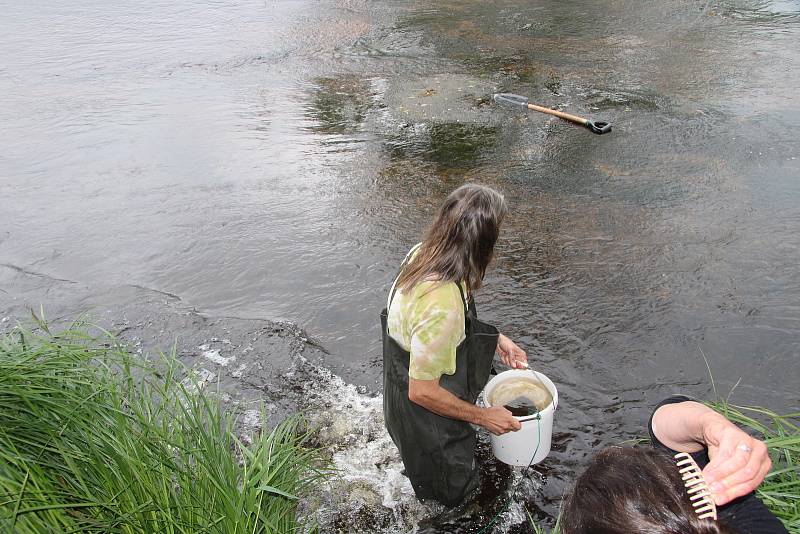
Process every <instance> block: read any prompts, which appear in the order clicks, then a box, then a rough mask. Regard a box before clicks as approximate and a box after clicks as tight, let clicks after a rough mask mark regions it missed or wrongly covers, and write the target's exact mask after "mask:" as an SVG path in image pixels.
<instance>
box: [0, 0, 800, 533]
mask: <svg viewBox="0 0 800 534" xmlns="http://www.w3.org/2000/svg"><path fill="white" fill-rule="evenodd" d="M2 12H3V20H2V23H0V24H1V25H2V29H3V31H2V32H0V58H2V59H0V93H1V94H2V95H3V100H2V104H1V105H0V146H1V147H2V150H0V264H2V266H0V299H2V300H0V304H2V307H0V318H2V319H5V320H6V323H7V324H10V322H13V321H9V320H8V318H16V317H17V316H22V315H23V310H24V308H25V306H27V305H38V304H39V303H43V304H44V305H45V306H50V307H51V309H52V308H53V307H55V308H57V311H58V313H61V314H63V315H67V316H68V315H69V314H74V313H77V312H79V311H83V310H86V309H87V308H95V307H102V306H104V305H105V304H106V303H107V302H111V301H114V302H117V301H119V302H122V301H125V302H129V301H127V300H125V298H127V297H125V298H122V296H121V295H123V294H124V295H127V293H125V292H127V291H130V290H131V288H140V289H142V291H146V290H158V291H161V292H163V293H158V294H159V295H167V296H166V297H165V298H166V299H167V300H169V301H170V302H179V303H180V305H181V306H183V307H184V309H191V308H196V309H197V310H200V311H202V312H203V313H204V314H206V315H207V316H211V317H220V318H222V317H240V318H254V319H258V318H264V319H286V320H289V321H292V322H294V323H297V324H299V325H300V326H302V327H303V328H305V329H306V331H307V332H308V333H309V334H310V335H311V336H312V337H313V338H314V339H315V340H316V341H317V342H318V343H319V344H320V345H321V346H323V347H325V349H327V351H328V352H329V354H328V355H326V357H325V365H326V366H327V367H328V368H330V369H334V370H335V371H336V372H337V373H338V374H339V375H341V376H342V377H343V379H344V380H345V382H349V383H353V384H358V385H361V386H367V387H368V388H369V389H370V390H371V391H373V392H378V390H379V385H378V378H379V375H380V354H379V350H380V348H379V337H380V336H379V327H378V321H377V314H378V312H379V310H380V308H381V306H382V304H383V302H384V299H385V294H386V291H387V288H388V286H389V284H390V282H391V278H392V276H393V274H394V272H395V269H396V267H397V264H398V262H399V260H400V259H401V258H402V256H403V255H404V253H405V251H406V250H407V249H408V248H409V247H410V246H411V245H412V244H414V243H415V242H416V240H417V239H418V236H419V235H420V233H421V231H422V230H423V228H424V225H425V224H426V222H427V221H428V219H429V217H430V215H431V213H432V211H433V210H434V209H435V207H436V206H437V205H438V204H439V203H440V201H441V200H442V198H443V197H444V196H445V195H446V194H447V193H448V192H449V191H451V190H452V189H453V188H455V187H456V186H457V185H459V184H461V183H463V182H464V181H465V180H480V181H482V182H485V183H488V184H491V185H494V186H497V187H498V188H500V189H502V190H503V191H504V192H505V193H506V194H507V196H508V198H509V200H510V202H511V205H512V208H513V213H512V216H511V217H510V218H509V220H508V223H507V224H506V225H505V228H504V230H503V236H502V238H501V241H500V243H499V250H498V254H497V256H498V257H497V262H496V265H495V267H494V270H493V271H492V273H491V274H490V276H489V279H488V280H487V283H486V286H485V289H484V290H483V292H482V294H481V295H479V297H478V305H479V310H480V311H481V313H482V316H483V317H485V318H487V319H488V320H490V321H492V322H495V323H496V324H498V326H499V327H500V328H501V330H502V331H503V332H505V333H507V334H508V335H510V336H511V337H512V338H514V339H515V340H517V341H518V342H519V343H520V344H521V345H522V346H523V347H524V348H525V349H526V350H527V351H528V354H529V355H530V359H531V364H532V367H533V368H535V369H538V370H540V371H542V372H544V373H545V374H547V375H548V376H549V377H551V378H552V379H553V380H554V381H555V382H556V383H557V384H558V387H559V393H560V397H561V405H560V407H559V410H558V413H557V415H556V423H555V435H554V444H553V453H552V455H551V457H550V459H548V461H546V462H545V463H543V464H542V465H541V466H539V467H537V471H536V473H535V474H534V475H527V476H522V475H520V473H517V472H511V471H510V470H508V469H506V468H504V467H503V466H501V465H497V464H496V463H494V462H491V461H487V464H486V466H485V467H484V473H485V475H486V476H485V477H484V478H485V483H486V484H487V485H488V486H491V487H489V488H488V489H487V490H486V492H484V497H482V498H484V500H485V502H482V504H480V506H477V508H475V509H471V510H470V509H467V510H460V511H458V512H457V514H456V515H452V514H451V515H450V516H449V517H450V518H449V519H447V518H441V517H440V518H439V519H431V517H433V516H435V515H436V513H438V510H435V509H433V508H430V509H429V508H426V507H424V506H421V505H419V504H417V503H416V501H415V500H414V499H413V495H409V492H410V488H409V487H408V485H407V482H403V481H404V478H403V477H402V476H401V475H399V474H398V472H396V471H398V465H399V464H398V463H397V458H396V456H392V454H393V452H392V451H393V449H392V447H391V443H390V442H387V441H386V440H387V439H388V438H387V437H386V436H385V434H383V433H382V432H383V431H382V424H381V419H380V413H379V412H380V402H379V401H374V402H373V401H371V400H370V396H369V395H367V396H362V398H361V399H360V400H359V401H358V402H360V403H361V404H359V410H360V412H359V413H360V414H361V415H362V416H363V418H362V419H359V421H361V422H362V423H363V425H362V426H366V427H368V428H371V429H373V430H374V432H373V433H372V434H370V433H366V434H364V433H363V432H362V430H363V428H362V429H361V430H359V431H358V432H361V433H360V434H353V433H352V432H355V431H354V430H353V431H352V432H351V433H350V434H348V428H349V427H348V426H347V424H346V421H348V419H347V417H348V416H347V413H348V412H347V410H344V412H343V413H344V414H345V415H344V416H342V417H344V421H345V423H344V424H345V427H344V428H339V429H338V430H341V431H342V432H341V433H340V434H336V435H337V436H339V437H337V438H335V439H332V440H331V441H329V444H336V445H335V446H334V448H335V449H336V450H337V451H338V452H337V454H340V458H339V460H337V461H338V462H339V464H340V465H343V466H345V467H346V469H347V471H346V472H347V473H349V474H348V475H347V476H351V477H355V478H352V479H348V480H350V482H352V484H350V486H349V487H356V488H362V489H363V491H362V490H359V491H360V493H359V492H355V491H354V492H353V493H352V495H353V496H352V498H350V499H349V501H350V503H351V504H352V503H353V502H355V503H359V502H360V503H361V505H360V506H361V508H359V509H358V510H360V511H359V512H358V513H351V512H352V510H351V509H350V508H348V510H350V512H348V513H347V514H338V515H337V514H336V512H335V510H336V507H337V506H340V507H345V504H343V503H339V504H338V505H336V503H335V502H333V501H332V500H331V496H333V495H335V494H336V491H335V490H332V491H331V492H330V494H328V496H327V500H326V498H323V497H321V501H320V502H321V503H322V504H320V503H317V504H318V506H317V508H315V509H318V510H322V512H320V514H321V515H320V517H321V518H323V519H321V521H322V523H323V525H326V526H327V528H329V529H331V530H334V529H339V530H342V531H348V530H358V529H363V528H366V527H364V525H372V526H375V525H379V526H380V527H381V528H383V529H386V530H389V531H392V530H394V531H396V530H403V529H411V528H414V527H415V525H416V526H419V528H420V529H421V530H424V529H426V528H427V529H429V531H436V530H437V529H438V530H439V531H444V530H447V529H448V528H449V529H452V528H455V527H447V526H446V525H447V524H451V525H461V527H459V528H464V529H470V528H473V527H470V526H469V525H480V524H481V522H485V521H486V520H487V518H488V517H490V516H491V515H492V514H493V513H495V512H496V511H499V510H500V509H501V507H502V499H503V495H505V494H506V493H504V492H508V488H510V487H511V486H512V485H513V484H517V483H515V482H514V481H515V480H516V481H518V482H519V483H518V484H517V486H519V487H518V489H517V499H516V500H515V503H514V504H513V505H512V506H511V507H510V508H509V512H508V513H507V514H506V515H505V516H504V519H503V520H502V521H501V523H500V526H501V527H500V528H501V529H506V530H511V531H514V530H515V529H517V530H521V531H524V527H522V526H519V525H516V526H515V524H516V523H519V522H521V521H522V519H523V518H524V513H525V511H524V509H523V508H522V507H523V506H525V507H526V508H527V510H528V511H529V512H530V513H531V515H532V516H534V517H538V518H545V517H547V516H548V515H552V514H553V513H554V511H555V510H556V506H557V504H558V500H559V498H560V496H561V494H562V492H563V491H564V489H565V488H566V487H567V485H568V484H569V481H570V480H571V478H572V477H573V475H574V473H575V472H576V471H577V470H579V469H580V466H581V465H582V462H583V461H584V459H585V457H586V455H588V454H590V453H591V452H592V451H593V450H596V449H597V448H598V447H600V446H603V445H606V444H611V443H618V442H620V441H622V440H625V439H629V438H631V437H634V436H639V435H642V434H643V433H644V422H645V420H646V416H647V414H648V413H649V409H650V407H651V406H652V405H653V404H654V403H655V402H657V401H658V400H659V399H660V398H661V397H664V396H666V395H667V394H669V393H672V392H676V391H683V392H687V393H690V394H695V395H699V396H703V397H707V396H708V395H710V394H711V386H710V382H709V379H708V374H707V371H706V365H705V363H704V360H703V356H702V355H703V354H704V355H705V357H706V358H707V359H708V363H709V366H710V368H711V370H712V371H713V373H714V378H715V379H716V386H717V388H718V389H720V390H721V392H723V393H727V391H728V390H729V389H730V387H731V386H732V385H733V384H734V383H736V382H737V381H738V380H739V379H741V383H740V385H739V386H738V388H737V390H736V392H735V393H734V396H733V398H734V400H737V401H739V402H742V403H757V404H763V405H768V406H770V407H773V408H776V409H779V410H788V409H797V408H798V405H799V401H798V394H797V384H798V383H800V369H799V366H798V362H797V355H798V353H799V352H800V304H798V303H800V270H799V269H798V265H799V264H800V144H798V134H800V131H799V130H798V126H797V125H798V124H800V103H798V102H799V101H798V100H797V87H798V84H800V2H797V1H794V0H784V1H778V0H776V1H744V0H738V1H710V2H690V1H682V0H671V1H666V2H658V3H642V2H638V1H634V0H629V1H625V0H624V1H614V2H611V1H607V2H596V1H576V2H569V3H565V2H562V3H552V2H524V3H522V2H511V1H507V0H499V1H496V2H491V3H486V2H477V1H468V2H465V1H458V2H454V1H450V2H436V3H430V2H381V3H377V4H376V3H371V2H366V1H360V0H341V1H335V0H326V1H323V2H306V1H303V0H283V1H274V0H267V1H243V2H232V1H225V0H220V1H216V2H211V1H210V2H192V1H188V0H170V1H164V0H143V1H138V2H122V3H120V2H112V3H109V2H100V1H96V0H95V1H88V2H82V3H75V2H62V1H57V2H49V3H26V2H5V3H3V5H2ZM500 91H502V92H514V93H519V94H524V95H527V96H529V97H530V98H531V99H532V100H533V101H535V102H539V103H541V104H544V105H547V106H553V107H561V108H563V109H565V110H569V111H571V112H573V113H577V114H582V115H586V116H589V117H593V118H597V119H601V120H606V121H609V122H611V123H613V125H614V131H613V133H611V134H609V135H605V136H602V137H600V136H595V135H592V134H591V133H589V132H588V131H586V130H583V129H580V128H576V127H574V126H571V125H569V124H566V123H563V122H560V121H558V120H557V119H553V118H550V117H547V116H544V115H538V114H532V113H531V114H526V113H518V112H514V111H509V110H504V109H499V108H497V107H496V106H495V105H494V104H492V103H491V100H490V96H491V94H492V93H493V92H500ZM65 288H72V289H65ZM144 288H147V289H144ZM89 293H91V296H87V295H88V294H89ZM147 313H149V312H147ZM147 313H144V315H147ZM158 327H159V325H158V324H155V325H154V328H158ZM196 327H197V328H201V327H202V325H201V326H196ZM162 334H163V333H162ZM179 334H180V332H175V335H176V336H178V335H179ZM209 335H212V334H211V333H210V334H209ZM287 372H288V369H287ZM320 376H323V375H320V374H319V373H310V377H309V380H310V379H311V377H317V378H316V379H317V380H318V382H319V384H325V383H332V381H333V382H335V381H336V380H338V377H336V376H335V375H324V376H328V378H327V379H319V377H320ZM281 380H282V379H280V380H279V377H276V384H281V383H283V382H282V381H281ZM336 383H337V384H338V382H336ZM343 384H344V383H343ZM345 387H346V386H345V385H341V386H337V387H336V388H331V389H330V394H331V397H330V398H328V400H326V401H324V402H323V405H325V403H327V405H328V406H331V405H332V406H338V405H337V404H336V402H337V399H339V400H340V401H341V402H342V403H344V404H343V405H342V406H346V405H347V403H348V402H349V403H350V404H351V405H352V403H353V402H355V401H353V399H352V398H349V400H348V399H347V398H344V399H343V398H342V395H343V394H342V393H341V392H342V391H345V390H344V389H342V388H345ZM347 387H350V386H347ZM320 388H322V386H321V385H320ZM320 388H317V390H315V393H314V395H311V394H310V393H309V395H310V400H309V403H312V401H314V402H317V401H316V400H314V399H317V400H319V395H318V394H319V392H320V391H329V390H327V389H324V388H322V389H320ZM347 391H349V390H347ZM353 391H354V393H353V395H356V396H357V395H358V392H357V391H355V390H353ZM337 392H338V393H337ZM337 395H338V396H337ZM311 397H313V398H311ZM373 400H374V399H373ZM312 404H313V403H312ZM324 413H327V412H324ZM334 415H335V414H334ZM340 415H341V414H340ZM332 417H333V415H332ZM350 421H352V420H350ZM331 424H333V423H331ZM334 426H335V425H334ZM348 436H349V437H348ZM354 436H356V437H354ZM358 436H361V437H358ZM331 446H333V445H331ZM373 449H374V450H373ZM364 451H367V454H366V455H365V454H364ZM482 455H483V456H484V457H487V456H488V455H489V453H488V452H487V451H486V445H485V443H484V445H483V449H482ZM364 459H368V460H369V461H368V462H367V463H368V464H370V465H371V466H372V467H370V465H366V464H364V465H361V464H363V460H364ZM359 462H361V463H359ZM347 466H349V467H347ZM370 470H377V471H375V472H373V471H370ZM358 473H368V476H364V477H362V478H358V476H359V475H358ZM375 480H378V481H379V482H378V483H377V486H376V484H375ZM404 484H405V485H404ZM488 486H487V487H488ZM376 488H378V489H376ZM359 495H360V496H361V497H359ZM370 495H372V496H373V497H369V496H370ZM359 498H360V499H361V501H359V500H358V499H359ZM370 499H372V500H370ZM325 503H327V504H325ZM326 506H327V508H326ZM347 506H350V505H347ZM312 508H313V507H312ZM325 510H328V511H327V512H325ZM331 510H333V511H331ZM323 512H324V513H323ZM326 514H327V515H326ZM381 514H383V515H381ZM376 517H380V520H376V519H375V518H376ZM437 521H438V522H437ZM448 521H449V523H448ZM471 521H472V522H471ZM426 525H427V526H426ZM437 525H438V526H437ZM443 525H445V526H443ZM478 528H479V527H477V526H476V527H474V530H477V529H478ZM431 529H432V530H431Z"/></svg>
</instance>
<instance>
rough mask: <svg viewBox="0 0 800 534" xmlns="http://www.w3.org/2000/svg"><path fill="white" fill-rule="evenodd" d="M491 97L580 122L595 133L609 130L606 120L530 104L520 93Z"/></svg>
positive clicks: (511, 104)
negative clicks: (585, 117)
mask: <svg viewBox="0 0 800 534" xmlns="http://www.w3.org/2000/svg"><path fill="white" fill-rule="evenodd" d="M492 98H493V99H494V101H495V102H497V103H498V104H503V105H506V106H522V107H524V108H528V109H532V110H534V111H539V112H540V113H547V114H548V115H554V116H556V117H558V118H560V119H564V120H568V121H570V122H574V123H575V124H580V125H581V126H583V127H585V128H586V129H588V130H589V131H590V132H592V133H596V134H597V135H602V134H604V133H608V132H610V131H611V124H609V123H607V122H600V121H597V122H595V121H590V120H589V119H584V118H583V117H578V116H577V115H570V114H569V113H564V112H563V111H558V110H555V109H550V108H546V107H544V106H537V105H536V104H531V103H530V102H529V101H528V98H527V97H524V96H522V95H515V94H512V93H497V94H495V95H493V96H492Z"/></svg>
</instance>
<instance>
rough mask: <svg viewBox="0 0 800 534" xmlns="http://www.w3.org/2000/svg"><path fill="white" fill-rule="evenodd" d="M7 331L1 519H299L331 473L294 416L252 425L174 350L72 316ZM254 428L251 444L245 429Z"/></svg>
mask: <svg viewBox="0 0 800 534" xmlns="http://www.w3.org/2000/svg"><path fill="white" fill-rule="evenodd" d="M40 326H41V327H43V328H44V329H45V333H44V334H43V335H40V336H34V335H32V334H31V333H30V332H26V331H22V330H15V331H13V332H11V333H10V334H7V335H5V336H3V337H2V338H0V531H2V532H17V533H20V534H27V533H39V532H104V533H143V532H144V533H146V532H153V533H155V532H158V533H201V532H214V533H220V534H222V533H224V534H234V533H245V532H247V533H257V532H270V533H273V532H276V533H277V532H291V531H294V530H295V529H296V528H297V527H298V526H299V525H298V522H297V519H296V503H297V500H298V498H299V497H300V496H302V495H303V494H304V492H305V491H306V490H308V489H309V488H310V487H311V486H312V485H314V484H315V483H316V482H317V481H318V480H319V479H320V478H321V477H324V476H325V474H326V469H327V468H326V467H325V465H324V463H323V462H322V460H321V458H320V457H319V454H318V453H316V452H315V451H314V450H312V449H310V448H305V447H303V440H304V437H303V435H302V434H301V433H299V431H298V422H297V420H296V419H289V420H287V421H285V422H284V423H282V424H280V425H278V426H277V427H276V428H275V429H273V430H271V431H269V430H263V431H262V432H259V433H256V434H255V435H253V436H249V437H247V438H240V437H238V436H237V434H236V432H235V431H234V425H235V420H234V418H233V416H231V415H230V414H229V413H226V412H225V411H224V410H223V409H222V407H221V405H220V402H219V400H218V399H217V398H216V396H214V395H213V394H208V393H205V392H204V391H202V390H201V389H200V388H198V387H197V384H196V383H195V382H193V381H192V379H191V377H189V376H188V375H187V374H186V369H184V368H183V367H181V365H180V364H179V363H177V362H176V361H175V359H174V358H171V357H164V358H162V359H161V360H160V361H156V362H143V361H141V360H139V359H135V358H134V357H133V356H131V355H130V354H129V353H128V352H127V351H126V350H125V349H123V348H122V347H120V346H119V345H118V344H116V342H115V341H114V340H113V338H111V337H110V336H106V335H103V336H101V337H100V338H93V337H90V336H88V335H86V334H85V330H82V329H78V328H72V329H69V330H67V331H65V332H62V333H58V334H52V335H51V334H49V333H47V332H46V325H43V324H42V325H40ZM244 440H246V441H247V444H246V443H245V442H244Z"/></svg>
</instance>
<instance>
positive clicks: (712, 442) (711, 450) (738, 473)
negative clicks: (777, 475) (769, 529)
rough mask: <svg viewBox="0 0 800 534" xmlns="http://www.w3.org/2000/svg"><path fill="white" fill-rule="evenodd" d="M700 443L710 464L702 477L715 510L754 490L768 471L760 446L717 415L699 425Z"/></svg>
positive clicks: (766, 457)
mask: <svg viewBox="0 0 800 534" xmlns="http://www.w3.org/2000/svg"><path fill="white" fill-rule="evenodd" d="M715 416H716V417H715ZM703 440H704V441H705V443H706V445H707V446H708V456H709V458H710V460H711V461H710V462H709V463H708V465H706V467H705V469H703V477H704V478H705V480H706V483H707V484H708V487H709V489H710V490H711V494H712V496H713V497H714V502H715V503H716V504H717V506H720V505H723V504H726V503H728V502H730V501H732V500H733V499H736V498H737V497H741V496H742V495H747V494H748V493H750V492H751V491H753V490H755V489H756V488H757V487H758V485H759V484H761V482H762V481H763V480H764V477H765V476H766V475H767V473H769V470H770V468H771V467H772V460H770V457H769V454H768V451H767V446H766V445H765V444H764V442H763V441H759V440H757V439H755V438H753V437H752V436H750V435H748V434H747V433H745V432H744V431H743V430H741V429H740V428H739V427H737V426H736V425H734V424H733V423H731V422H730V421H728V420H727V419H725V418H724V417H722V416H720V415H719V414H714V415H713V416H709V418H708V422H705V423H704V424H703Z"/></svg>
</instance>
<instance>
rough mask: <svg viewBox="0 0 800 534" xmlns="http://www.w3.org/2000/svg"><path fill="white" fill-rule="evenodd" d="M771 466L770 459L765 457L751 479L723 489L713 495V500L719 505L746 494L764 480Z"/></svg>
mask: <svg viewBox="0 0 800 534" xmlns="http://www.w3.org/2000/svg"><path fill="white" fill-rule="evenodd" d="M771 468H772V460H770V459H769V458H767V461H766V462H764V463H762V464H761V466H759V468H758V473H757V474H756V476H755V477H754V478H753V479H752V480H750V481H748V482H746V483H744V484H739V485H738V486H733V487H732V488H730V489H728V490H725V491H724V492H723V493H721V494H719V495H714V502H715V503H716V504H718V505H720V506H721V505H723V504H726V503H728V502H730V501H732V500H734V499H738V498H739V497H741V496H743V495H747V494H748V493H750V492H751V491H754V490H755V489H756V488H758V486H759V485H760V484H761V482H763V481H764V477H766V476H767V473H769V470H770V469H771Z"/></svg>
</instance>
